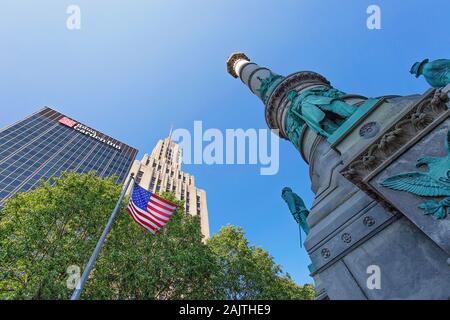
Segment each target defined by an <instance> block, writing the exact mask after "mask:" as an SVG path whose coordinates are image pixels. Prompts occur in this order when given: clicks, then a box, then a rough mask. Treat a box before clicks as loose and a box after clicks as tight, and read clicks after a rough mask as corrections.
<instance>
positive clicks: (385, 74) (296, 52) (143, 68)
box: [0, 0, 450, 283]
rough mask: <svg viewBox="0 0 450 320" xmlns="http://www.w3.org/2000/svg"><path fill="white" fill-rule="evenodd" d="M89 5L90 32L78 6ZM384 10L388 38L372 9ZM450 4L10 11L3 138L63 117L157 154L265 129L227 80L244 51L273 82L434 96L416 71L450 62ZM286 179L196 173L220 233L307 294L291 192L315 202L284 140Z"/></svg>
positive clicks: (2, 85) (0, 20)
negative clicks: (248, 247) (373, 21)
mask: <svg viewBox="0 0 450 320" xmlns="http://www.w3.org/2000/svg"><path fill="white" fill-rule="evenodd" d="M71 4H76V5H79V6H80V8H81V30H75V31H70V30H68V29H67V28H66V19H67V17H68V15H67V14H66V9H67V7H68V6H69V5H71ZM370 4H377V5H379V6H380V8H381V27H382V29H381V30H369V29H367V27H366V19H367V17H368V15H367V14H366V9H367V7H368V6H369V5H370ZM449 12H450V2H449V1H448V0H441V1H437V0H436V1H430V0H429V1H418V0H409V1H400V0H396V1H395V0H372V1H366V0H352V1H350V0H347V1H341V0H340V1H338V0H334V1H332V0H321V1H319V0H296V1H293V0H292V1H291V0H277V1H275V0H271V1H268V0H226V1H225V0H220V1H219V0H214V1H207V0H189V1H187V0H178V1H175V0H152V1H143V0H128V1H118V0H117V1H116V0H108V1H106V0H104V1H103V0H71V1H64V0H53V1H50V0H40V1H32V0H29V1H25V0H3V1H1V3H0V39H1V49H2V50H1V51H0V127H4V126H5V125H7V124H10V123H12V122H13V121H16V120H18V119H20V118H22V117H24V116H25V115H27V114H30V113H31V112H34V111H36V110H37V109H39V108H40V107H42V106H45V105H48V106H50V107H53V108H55V109H57V110H59V111H61V112H63V113H65V114H67V115H69V116H71V117H73V118H75V119H77V120H79V121H81V122H84V123H85V124H87V125H90V126H92V127H94V128H96V129H98V130H101V131H103V132H105V133H107V134H109V135H111V136H113V137H115V138H118V139H120V140H122V141H124V142H126V143H128V144H130V145H132V146H134V147H136V148H138V149H139V150H140V154H139V157H141V156H142V155H143V153H144V152H150V151H151V149H152V148H153V147H154V146H155V144H156V142H157V141H158V140H159V139H161V138H164V137H165V136H167V134H168V132H169V128H170V125H171V124H173V125H174V127H175V128H187V129H191V130H192V128H193V122H194V120H202V121H203V127H204V128H205V129H207V128H218V129H220V130H225V129H227V128H231V129H232V128H244V129H248V128H256V129H259V128H266V123H265V120H264V114H263V105H262V103H261V102H260V100H259V99H258V98H257V97H255V96H253V95H252V94H251V93H250V91H249V90H248V89H247V88H246V87H244V86H243V84H242V83H241V82H240V81H239V80H236V79H233V78H232V77H231V76H230V75H228V74H227V72H226V67H225V61H226V59H227V57H228V55H229V54H230V53H231V52H234V51H244V52H245V53H246V54H247V55H248V56H249V57H251V58H252V60H253V61H254V62H256V63H258V64H260V65H262V66H267V67H269V68H271V69H272V70H273V71H274V72H277V73H279V74H282V75H288V74H290V73H292V72H296V71H300V70H314V71H317V72H320V73H321V74H323V75H324V76H326V77H327V78H328V79H329V80H330V81H331V82H332V84H333V85H334V86H335V87H337V88H339V89H341V90H342V91H345V92H349V93H359V94H362V95H366V96H379V95H386V94H399V95H408V94H414V93H422V92H424V91H425V90H426V89H427V88H428V86H427V84H426V83H425V81H424V80H423V78H420V79H415V78H414V77H413V76H411V75H410V74H409V69H410V66H411V64H412V63H413V62H415V61H417V60H421V59H423V58H431V59H436V58H450V37H449V34H448V31H449V30H450V19H449V16H448V14H449ZM280 157H281V158H280V171H279V173H278V174H277V175H275V176H261V175H260V174H259V167H258V166H250V165H244V166H238V165H234V166H217V165H216V166H208V165H187V166H184V168H183V169H184V171H187V172H189V173H191V174H194V175H195V177H196V184H197V185H198V186H199V187H201V188H203V189H205V190H206V191H207V197H208V209H209V219H210V227H211V231H212V233H216V232H217V231H218V230H219V229H220V227H221V226H223V225H226V224H228V223H230V224H234V225H238V226H242V227H243V228H244V229H245V231H246V234H247V237H248V238H249V240H250V242H251V243H252V244H254V245H260V246H262V247H264V248H265V249H267V250H268V251H269V252H270V253H271V254H272V255H273V257H274V258H275V261H276V262H277V263H279V264H281V265H282V266H283V269H284V270H285V271H287V272H289V273H290V274H291V275H292V276H293V278H294V279H295V280H296V281H297V282H298V283H305V282H311V281H312V279H311V278H310V277H309V275H308V270H307V265H308V264H309V259H308V257H307V255H306V253H305V251H304V249H302V248H300V247H299V238H298V228H297V225H296V224H295V222H294V220H293V219H292V217H291V215H290V213H289V211H288V209H287V207H286V205H285V203H284V202H283V200H282V199H281V198H280V193H281V189H282V188H283V187H284V186H291V187H292V188H293V189H294V190H295V191H296V192H297V193H298V194H299V195H301V196H302V197H303V198H304V199H305V202H306V204H307V205H308V206H310V205H311V204H312V201H313V194H312V192H311V191H310V181H309V176H308V167H307V166H306V164H305V163H304V162H303V160H302V159H301V157H300V155H299V154H298V152H297V151H296V150H295V149H294V147H292V146H291V145H290V144H289V143H288V142H286V141H281V142H280Z"/></svg>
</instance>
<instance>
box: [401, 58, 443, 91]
mask: <svg viewBox="0 0 450 320" xmlns="http://www.w3.org/2000/svg"><path fill="white" fill-rule="evenodd" d="M409 72H410V73H411V74H414V75H415V76H416V78H418V77H420V76H421V75H423V76H424V77H425V80H426V81H427V82H428V83H429V84H430V85H431V86H432V87H434V88H441V87H445V86H446V85H448V84H449V83H450V59H437V60H434V61H431V62H430V60H428V59H425V60H423V61H421V62H416V63H414V64H413V66H412V67H411V70H410V71H409Z"/></svg>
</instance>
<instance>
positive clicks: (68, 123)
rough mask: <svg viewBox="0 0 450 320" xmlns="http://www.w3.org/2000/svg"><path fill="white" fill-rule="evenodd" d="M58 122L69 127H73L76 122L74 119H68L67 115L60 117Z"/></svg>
mask: <svg viewBox="0 0 450 320" xmlns="http://www.w3.org/2000/svg"><path fill="white" fill-rule="evenodd" d="M59 122H60V123H62V124H64V125H66V126H68V127H71V128H73V127H74V126H75V125H76V124H77V122H76V121H73V120H72V119H69V118H67V117H62V118H61V119H59Z"/></svg>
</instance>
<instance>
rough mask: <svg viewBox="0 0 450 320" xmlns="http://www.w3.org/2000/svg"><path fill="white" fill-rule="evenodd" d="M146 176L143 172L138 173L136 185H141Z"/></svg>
mask: <svg viewBox="0 0 450 320" xmlns="http://www.w3.org/2000/svg"><path fill="white" fill-rule="evenodd" d="M143 175H144V172H142V171H141V170H139V171H138V173H137V175H136V183H137V184H139V183H141V180H142V176H143Z"/></svg>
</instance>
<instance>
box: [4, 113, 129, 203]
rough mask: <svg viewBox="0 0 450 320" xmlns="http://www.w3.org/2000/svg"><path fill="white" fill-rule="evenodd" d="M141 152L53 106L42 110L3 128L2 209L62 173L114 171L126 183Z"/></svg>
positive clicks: (105, 173)
mask: <svg viewBox="0 0 450 320" xmlns="http://www.w3.org/2000/svg"><path fill="white" fill-rule="evenodd" d="M136 154H137V150H136V149H134V148H132V147H130V146H128V145H126V144H124V143H122V142H120V141H118V140H115V139H113V138H111V137H109V136H107V135H105V134H103V133H101V132H99V131H97V130H95V129H92V128H90V127H87V126H85V125H83V124H81V123H79V122H77V121H75V120H73V119H71V118H69V117H67V116H65V115H63V114H61V113H59V112H57V111H55V110H52V109H50V108H48V107H45V108H43V109H42V110H40V111H39V112H36V113H34V114H32V115H30V116H28V117H26V118H25V119H23V120H21V121H19V122H17V123H15V124H13V125H11V126H9V127H7V128H5V129H2V130H0V208H1V207H2V204H3V202H4V201H5V200H6V199H7V198H10V197H11V196H13V195H14V194H15V193H17V192H21V191H27V190H30V189H32V188H35V187H36V186H37V185H38V184H39V181H40V179H45V180H47V179H49V178H51V177H57V176H60V175H61V173H62V172H63V171H75V172H79V173H86V172H89V171H96V172H97V173H98V175H100V176H102V177H107V176H112V175H116V176H117V177H118V179H117V183H123V182H124V180H125V178H126V177H127V174H128V171H129V170H130V168H131V165H132V163H133V161H134V159H135V157H136Z"/></svg>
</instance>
